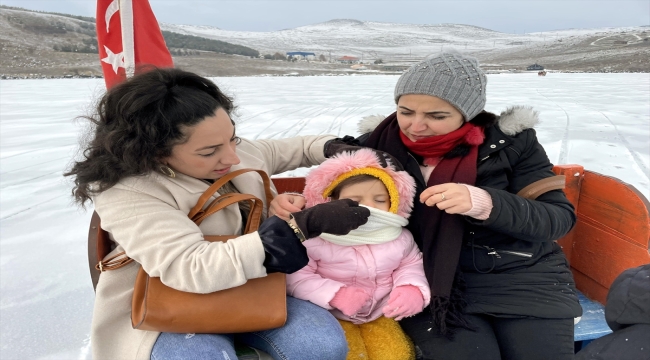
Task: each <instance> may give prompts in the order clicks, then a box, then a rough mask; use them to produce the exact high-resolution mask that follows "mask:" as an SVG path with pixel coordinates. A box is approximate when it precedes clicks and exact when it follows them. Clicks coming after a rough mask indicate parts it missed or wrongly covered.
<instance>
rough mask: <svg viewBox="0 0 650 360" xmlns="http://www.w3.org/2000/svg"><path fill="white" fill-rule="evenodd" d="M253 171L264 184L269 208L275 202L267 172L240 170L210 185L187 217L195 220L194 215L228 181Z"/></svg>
mask: <svg viewBox="0 0 650 360" xmlns="http://www.w3.org/2000/svg"><path fill="white" fill-rule="evenodd" d="M251 171H255V172H256V173H258V174H259V175H260V177H261V178H262V182H263V183H264V193H265V195H266V204H267V206H268V205H269V204H271V201H273V193H272V192H271V179H269V176H268V175H267V174H266V172H264V170H257V169H239V170H235V171H233V172H230V173H228V174H226V175H224V176H222V177H221V178H219V179H218V180H217V181H215V182H214V184H212V185H210V187H209V188H208V189H207V190H206V191H205V192H204V193H203V195H201V197H200V198H199V200H198V201H197V202H196V205H194V207H193V208H192V210H190V213H189V214H188V215H187V216H189V217H190V218H193V217H194V215H196V214H197V213H198V212H200V211H201V210H203V206H204V205H205V203H206V202H207V201H208V200H209V199H210V198H211V197H212V195H214V193H216V192H217V191H219V189H221V187H222V186H224V185H225V184H226V183H227V182H228V181H230V180H232V179H234V178H236V177H237V176H239V175H241V174H244V173H247V172H251Z"/></svg>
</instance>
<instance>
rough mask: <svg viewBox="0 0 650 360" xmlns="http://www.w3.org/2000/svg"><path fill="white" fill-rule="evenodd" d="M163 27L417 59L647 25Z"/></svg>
mask: <svg viewBox="0 0 650 360" xmlns="http://www.w3.org/2000/svg"><path fill="white" fill-rule="evenodd" d="M161 26H162V28H163V29H164V30H168V31H174V32H178V33H182V34H188V35H195V36H202V37H206V38H211V39H218V40H222V41H227V42H231V43H234V44H240V45H245V46H249V47H252V48H254V49H257V50H259V51H260V52H262V53H273V52H275V51H280V52H286V51H299V50H300V51H313V52H317V53H325V54H327V53H328V52H330V51H331V53H332V55H333V56H339V55H354V56H357V57H362V56H363V57H364V58H367V59H369V60H370V59H376V58H384V59H386V58H397V59H399V58H403V59H408V58H411V57H413V58H418V57H421V56H423V55H426V54H430V53H432V52H436V51H440V50H444V49H449V48H455V49H457V50H459V51H464V52H465V51H466V52H474V51H481V50H490V49H510V48H513V47H521V46H529V45H532V44H536V43H544V42H549V41H552V40H558V39H562V38H567V37H571V36H573V37H588V36H594V35H595V34H598V33H601V34H610V35H611V34H616V33H622V32H626V31H634V32H641V31H643V30H644V28H643V27H626V28H600V29H569V30H559V31H549V32H541V33H529V34H507V33H501V32H497V31H492V30H489V29H485V28H481V27H477V26H471V25H460V24H438V25H414V24H397V23H383V22H371V21H358V20H349V19H338V20H331V21H327V22H324V23H320V24H314V25H307V26H301V27H298V28H295V29H286V30H279V31H271V32H245V31H228V30H221V29H219V28H216V27H210V26H193V25H173V24H165V23H163V24H161ZM603 36H605V35H603ZM639 41H641V39H640V38H639Z"/></svg>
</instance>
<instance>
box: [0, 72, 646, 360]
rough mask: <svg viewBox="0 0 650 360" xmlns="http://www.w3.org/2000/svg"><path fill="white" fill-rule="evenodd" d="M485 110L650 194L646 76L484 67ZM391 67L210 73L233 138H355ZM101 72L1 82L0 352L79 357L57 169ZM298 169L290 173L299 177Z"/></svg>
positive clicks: (70, 224)
mask: <svg viewBox="0 0 650 360" xmlns="http://www.w3.org/2000/svg"><path fill="white" fill-rule="evenodd" d="M488 77H489V79H488V92H487V93H488V102H487V106H486V109H487V110H488V111H492V112H496V113H500V112H501V111H503V110H505V108H506V107H507V106H511V105H531V106H533V107H534V108H535V109H536V110H538V111H539V112H540V118H541V124H540V125H538V126H537V133H538V136H539V139H540V141H541V143H542V144H543V145H544V147H545V149H546V151H547V153H548V156H549V158H550V159H551V162H553V163H555V164H581V165H583V166H584V167H585V168H586V169H588V170H592V171H596V172H599V173H602V174H606V175H610V176H614V177H617V178H619V179H621V180H623V181H625V182H627V183H629V184H632V185H633V186H635V187H636V188H637V189H638V190H639V191H640V192H641V193H643V194H644V195H645V196H646V197H649V198H650V181H649V178H650V141H649V139H650V74H556V73H550V74H548V75H547V76H546V77H538V76H537V74H536V73H535V74H499V75H489V76H488ZM397 78H398V77H397V76H338V77H254V78H253V77H251V78H215V79H213V80H215V81H216V82H217V84H218V85H220V86H222V87H223V88H224V89H225V90H226V91H227V92H228V93H230V94H232V95H234V97H235V101H236V103H237V105H238V106H239V110H238V117H237V119H236V120H237V121H238V128H237V133H238V135H239V136H242V137H246V138H251V139H255V138H280V137H289V136H294V135H303V134H304V135H307V134H335V135H347V134H349V135H358V133H357V131H356V124H357V122H358V121H359V119H361V117H362V116H365V115H372V114H385V115H388V114H389V113H391V112H392V111H394V107H395V105H394V101H393V98H392V94H393V86H394V85H395V83H396V81H397ZM103 90H104V82H103V80H101V79H92V80H84V79H72V80H12V81H0V180H1V181H0V222H1V223H0V235H1V237H0V286H1V288H0V293H1V298H0V319H2V320H1V321H0V331H1V332H0V335H1V340H2V341H1V344H2V347H1V349H0V358H2V359H28V358H29V359H35V358H41V359H43V358H45V359H79V358H81V359H85V358H88V357H89V340H88V338H89V335H88V334H89V329H90V321H91V315H92V304H93V298H94V293H93V290H92V286H91V282H90V277H89V274H88V263H87V260H86V259H87V253H86V239H87V231H88V222H89V219H90V215H91V213H92V209H88V211H83V210H80V209H78V208H77V207H76V206H74V205H73V204H72V203H71V199H70V187H71V186H70V183H69V181H68V180H66V179H64V178H63V177H62V176H61V174H62V172H63V171H64V169H65V168H66V167H67V166H68V164H69V162H70V159H71V158H72V157H73V156H75V154H76V153H77V144H78V140H79V137H80V136H81V134H82V133H83V131H82V129H83V126H84V125H83V124H84V121H74V118H75V117H76V116H79V115H83V114H85V113H87V110H88V109H89V107H90V106H91V103H92V102H93V100H94V99H96V97H97V96H98V95H100V94H101V93H102V91H103ZM304 173H305V171H304V170H303V171H296V172H294V173H293V175H302V174H304Z"/></svg>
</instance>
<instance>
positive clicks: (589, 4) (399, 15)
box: [0, 0, 650, 34]
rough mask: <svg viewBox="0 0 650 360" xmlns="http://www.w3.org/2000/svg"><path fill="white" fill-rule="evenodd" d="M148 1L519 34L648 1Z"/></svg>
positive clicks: (61, 7)
mask: <svg viewBox="0 0 650 360" xmlns="http://www.w3.org/2000/svg"><path fill="white" fill-rule="evenodd" d="M134 1H138V0H134ZM0 3H1V4H2V5H9V6H19V7H23V8H28V9H32V10H43V11H55V12H62V13H69V14H74V15H85V16H95V1H93V0H1V1H0ZM149 3H150V4H151V7H152V8H153V10H154V13H155V15H156V17H157V18H158V21H160V22H166V23H172V24H191V25H209V26H215V27H218V28H221V29H224V30H239V31H274V30H281V29H290V28H295V27H298V26H303V25H310V24H315V23H319V22H324V21H328V20H332V19H356V20H363V21H380V22H395V23H408V24H443V23H452V24H468V25H475V26H480V27H485V28H488V29H491V30H496V31H501V32H507V33H518V34H521V33H524V32H535V31H548V30H560V29H569V28H600V27H619V26H638V25H649V24H650V0H590V1H582V0H546V1H537V0H512V1H494V0H455V1H437V0H428V1H426V0H422V1H408V0H400V1H381V0H380V1H371V0H365V1H364V0H328V1H314V0H295V1H286V0H149Z"/></svg>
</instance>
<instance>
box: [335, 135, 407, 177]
mask: <svg viewBox="0 0 650 360" xmlns="http://www.w3.org/2000/svg"><path fill="white" fill-rule="evenodd" d="M359 149H370V150H372V151H374V153H375V155H377V159H378V160H379V165H381V167H388V164H389V163H390V164H391V165H393V168H395V170H396V171H403V170H404V167H403V166H402V164H400V162H399V161H397V159H395V158H394V157H393V156H392V155H390V154H389V153H387V152H384V151H381V150H376V149H373V148H368V147H364V146H361V144H360V143H359V141H358V140H357V139H355V138H353V137H352V136H349V135H348V136H345V137H343V138H336V139H332V140H329V141H328V142H326V143H325V146H324V148H323V153H324V155H325V157H326V158H330V157H332V156H334V155H336V154H340V153H342V152H345V151H347V152H355V151H357V150H359Z"/></svg>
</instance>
